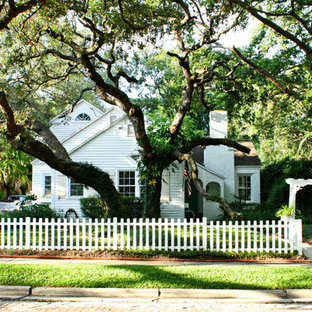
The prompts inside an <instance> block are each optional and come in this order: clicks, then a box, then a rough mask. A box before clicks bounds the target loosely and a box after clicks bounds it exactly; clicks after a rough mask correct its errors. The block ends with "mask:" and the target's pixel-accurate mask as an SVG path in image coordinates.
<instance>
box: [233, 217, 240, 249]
mask: <svg viewBox="0 0 312 312" xmlns="http://www.w3.org/2000/svg"><path fill="white" fill-rule="evenodd" d="M234 227H235V249H234V250H235V252H238V246H239V241H238V238H239V236H238V221H235V225H234Z"/></svg>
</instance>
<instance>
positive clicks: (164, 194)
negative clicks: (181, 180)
mask: <svg viewBox="0 0 312 312" xmlns="http://www.w3.org/2000/svg"><path fill="white" fill-rule="evenodd" d="M169 178H170V177H169V170H164V172H163V175H162V181H161V197H160V201H161V202H167V203H168V202H169V201H170V184H169Z"/></svg>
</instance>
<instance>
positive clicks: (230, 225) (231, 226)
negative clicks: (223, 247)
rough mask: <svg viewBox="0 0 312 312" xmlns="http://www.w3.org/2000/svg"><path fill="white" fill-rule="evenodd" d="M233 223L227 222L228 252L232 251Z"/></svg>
mask: <svg viewBox="0 0 312 312" xmlns="http://www.w3.org/2000/svg"><path fill="white" fill-rule="evenodd" d="M232 244H233V223H232V221H230V222H229V251H230V252H231V251H232V250H233V245H232Z"/></svg>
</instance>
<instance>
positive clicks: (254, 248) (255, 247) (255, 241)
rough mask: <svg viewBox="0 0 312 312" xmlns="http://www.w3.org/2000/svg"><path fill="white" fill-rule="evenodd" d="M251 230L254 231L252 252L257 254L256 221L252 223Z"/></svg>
mask: <svg viewBox="0 0 312 312" xmlns="http://www.w3.org/2000/svg"><path fill="white" fill-rule="evenodd" d="M253 230H254V247H253V251H254V252H257V249H258V241H257V237H258V231H257V221H254V224H253Z"/></svg>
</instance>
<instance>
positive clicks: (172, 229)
mask: <svg viewBox="0 0 312 312" xmlns="http://www.w3.org/2000/svg"><path fill="white" fill-rule="evenodd" d="M174 228H175V227H174V219H173V218H172V219H171V251H174V234H175V233H174V231H175V229H174Z"/></svg>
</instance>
